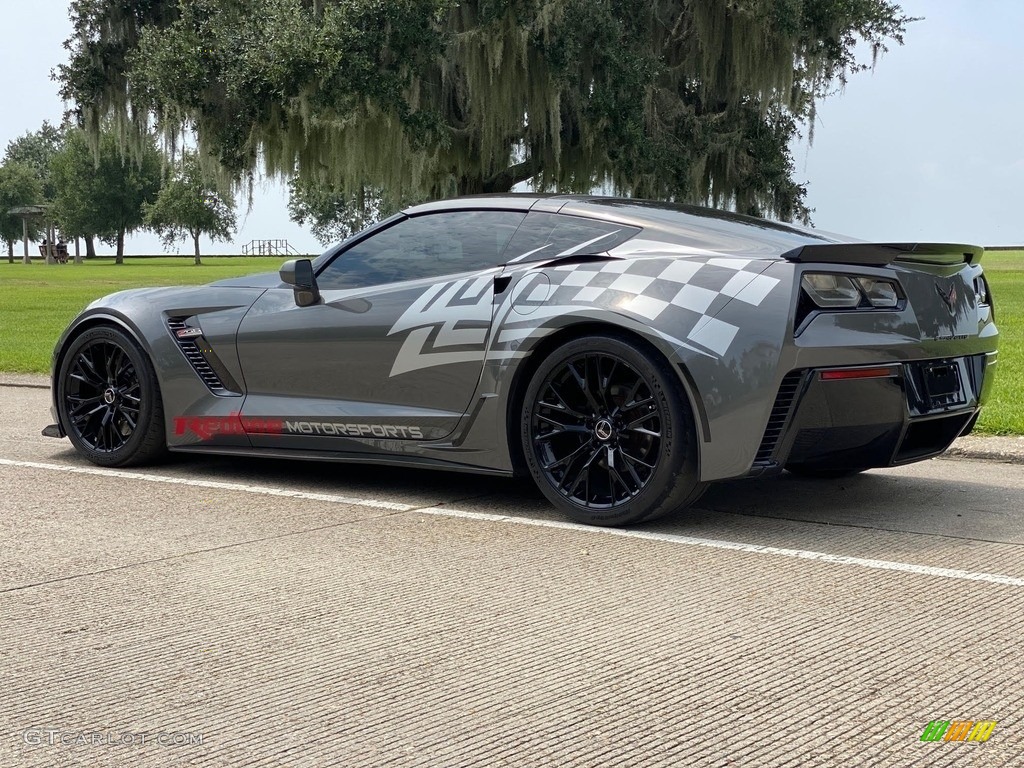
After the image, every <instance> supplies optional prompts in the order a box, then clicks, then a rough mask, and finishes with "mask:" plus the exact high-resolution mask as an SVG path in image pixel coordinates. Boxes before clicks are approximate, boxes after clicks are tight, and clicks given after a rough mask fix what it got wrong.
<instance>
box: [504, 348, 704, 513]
mask: <svg viewBox="0 0 1024 768" xmlns="http://www.w3.org/2000/svg"><path fill="white" fill-rule="evenodd" d="M520 437H521V440H522V446H523V452H524V454H525V456H526V463H527V465H528V466H529V469H530V473H531V474H532V475H533V478H534V480H535V481H536V483H537V485H538V487H539V488H540V490H541V492H542V493H543V494H544V495H545V496H547V498H548V499H549V500H551V502H552V503H553V504H554V505H555V506H556V507H558V508H559V509H560V510H561V511H563V512H564V513H565V514H567V515H568V516H569V517H571V518H573V519H574V520H577V521H579V522H581V523H586V524H589V525H630V524H634V523H641V522H647V521H649V520H654V519H655V518H658V517H661V516H662V515H665V514H667V513H669V512H672V511H674V510H676V509H680V508H682V507H685V506H687V505H689V504H692V503H693V502H695V501H696V500H697V499H698V498H699V497H700V495H701V493H703V491H704V485H703V484H702V483H700V481H699V476H698V467H697V445H696V430H695V426H694V420H693V414H692V412H691V410H690V407H689V404H688V402H687V400H686V398H685V396H684V395H683V393H682V391H681V389H680V385H679V382H678V379H676V378H675V377H674V376H673V375H672V372H671V371H670V370H669V369H668V367H667V365H666V364H665V363H664V362H663V361H662V360H660V359H659V358H657V357H656V356H655V355H653V354H651V353H650V352H648V351H646V350H645V349H643V348H642V347H640V346H639V345H637V344H635V343H634V342H632V341H630V340H627V339H623V338H617V337H613V336H586V337H583V338H579V339H575V340H573V341H571V342H568V343H567V344H565V345H563V346H562V347H559V348H558V349H556V350H554V351H553V352H552V353H551V354H550V355H548V357H547V359H546V360H544V362H542V363H541V365H540V367H539V368H538V369H537V371H536V373H535V374H534V376H533V379H532V380H531V382H530V385H529V387H528V388H527V391H526V396H525V398H524V402H523V409H522V414H521V419H520Z"/></svg>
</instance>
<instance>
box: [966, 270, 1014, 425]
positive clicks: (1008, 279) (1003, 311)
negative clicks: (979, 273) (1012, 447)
mask: <svg viewBox="0 0 1024 768" xmlns="http://www.w3.org/2000/svg"><path fill="white" fill-rule="evenodd" d="M981 264H982V266H983V267H985V275H986V276H987V277H988V283H989V286H990V287H991V288H992V301H993V303H994V304H995V309H996V325H998V326H999V366H998V369H997V373H996V384H995V389H994V390H993V392H992V396H991V397H990V398H989V401H988V403H986V404H985V410H984V411H982V413H981V419H980V420H979V421H978V426H977V427H976V429H975V432H985V433H988V434H993V435H1024V397H1022V396H1021V392H1024V251H990V252H989V253H986V254H985V256H984V257H983V258H982V260H981Z"/></svg>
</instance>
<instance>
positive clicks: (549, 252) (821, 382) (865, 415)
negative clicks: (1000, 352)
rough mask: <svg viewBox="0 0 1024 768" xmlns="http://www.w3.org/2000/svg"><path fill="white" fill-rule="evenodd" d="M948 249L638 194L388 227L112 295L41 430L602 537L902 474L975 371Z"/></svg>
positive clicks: (973, 272) (64, 374)
mask: <svg viewBox="0 0 1024 768" xmlns="http://www.w3.org/2000/svg"><path fill="white" fill-rule="evenodd" d="M982 250H983V249H981V248H978V247H975V246H970V245H950V244H922V243H916V244H915V243H885V244H877V243H862V242H857V241H852V240H847V239H843V238H839V237H836V236H833V235H823V234H820V233H817V232H814V231H809V230H804V229H800V228H796V227H791V226H786V225H782V224H777V223H772V222H768V221H763V220H760V219H755V218H749V217H744V216H738V215H734V214H729V213H723V212H721V211H716V210H708V209H703V208H695V207H686V206H680V205H672V204H665V203H658V202H647V201H642V200H624V199H613V198H604V197H570V196H541V195H508V196H496V197H474V198H463V199H457V200H448V201H444V202H438V203H431V204H428V205H422V206H417V207H415V208H411V209H409V210H407V211H405V212H403V213H401V214H398V215H396V216H393V217H391V218H389V219H387V220H386V221H383V222H381V223H379V224H377V225H375V226H373V227H371V228H369V229H367V230H366V231H364V232H362V233H360V234H358V235H356V236H355V237H352V238H351V239H349V240H348V241H346V242H344V243H342V244H341V245H339V246H337V247H335V248H332V249H330V250H328V251H327V252H326V253H324V254H323V255H322V256H320V257H319V258H317V259H316V260H315V261H309V260H304V259H300V260H294V261H289V262H287V263H286V264H285V265H284V266H283V267H282V268H281V271H280V273H279V274H262V275H255V276H253V277H249V278H241V279H232V280H222V281H219V282H216V283H212V284H210V285H205V286H200V287H186V288H156V289H148V288H147V289H139V290H131V291H123V292H121V293H115V294H113V295H111V296H107V297H106V298H103V299H100V300H98V301H95V302H93V303H92V304H90V305H89V306H88V307H87V308H86V309H85V310H84V311H83V312H82V314H81V315H79V316H78V317H77V318H76V319H75V320H74V321H73V322H72V323H71V325H70V327H69V328H68V329H67V330H66V331H65V332H64V334H63V336H62V337H61V339H60V341H59V342H58V344H57V347H56V350H55V352H54V359H53V394H54V399H53V413H54V417H55V419H56V421H57V424H55V425H52V426H50V427H47V429H46V430H44V432H45V433H46V434H50V435H56V436H61V437H63V436H65V435H66V436H67V437H69V438H70V439H71V442H72V443H73V444H74V446H75V448H76V449H77V450H78V451H79V452H80V453H81V454H82V455H83V456H85V457H86V458H87V459H89V460H90V461H92V462H94V463H96V464H100V465H102V466H125V465H131V464H142V463H145V462H152V461H154V460H156V459H158V458H159V457H160V456H161V455H163V454H164V453H165V452H166V451H167V450H168V449H170V450H172V451H180V452H191V453H220V454H234V455H246V456H272V457H290V458H291V457H294V458H307V459H326V460H332V461H334V460H337V461H356V462H383V463H389V464H394V465H404V466H413V467H433V468H438V469H454V470H464V471H470V472H484V473H491V474H496V475H511V474H513V473H520V472H523V473H525V472H528V473H530V474H531V475H532V476H533V478H534V480H535V481H536V482H537V485H538V486H539V487H540V489H541V491H542V492H543V493H544V495H545V496H547V498H549V499H550V500H551V502H552V503H553V504H555V506H556V507H558V508H559V509H561V510H562V511H564V512H565V514H567V515H569V516H570V517H572V518H574V519H575V520H578V521H581V522H584V523H592V524H599V525H625V524H630V523H640V522H645V521H648V520H653V519H654V518H656V517H659V516H661V515H663V514H665V513H668V512H671V511H673V510H676V509H680V508H683V507H686V506H687V505H688V504H692V503H693V502H694V501H695V500H696V499H697V498H698V497H699V496H700V494H701V492H702V491H703V490H704V488H705V487H706V485H707V484H708V483H710V482H713V481H715V480H724V479H727V478H739V477H752V476H759V475H765V474H768V473H773V472H780V471H782V470H783V469H788V470H789V471H791V472H795V473H798V474H806V475H812V476H836V475H841V474H848V473H853V472H859V471H861V470H864V469H867V468H871V467H887V466H892V465H896V464H904V463H907V462H912V461H917V460H920V459H925V458H928V457H930V456H934V455H936V454H939V453H941V452H943V451H944V450H946V448H947V447H948V446H949V444H950V443H951V442H952V441H953V440H954V439H955V438H956V437H957V436H958V435H962V434H965V433H967V432H969V431H970V430H971V428H972V427H973V425H974V423H975V421H976V419H977V417H978V413H979V410H980V408H981V404H982V403H983V402H984V400H985V396H986V393H987V392H988V390H989V388H990V387H991V384H992V378H993V373H994V370H995V364H996V342H997V338H998V333H997V330H996V325H995V320H994V314H993V307H992V301H991V297H990V295H989V291H988V286H987V285H986V282H985V277H984V275H983V274H982V268H981V266H980V264H979V261H980V259H981V255H982Z"/></svg>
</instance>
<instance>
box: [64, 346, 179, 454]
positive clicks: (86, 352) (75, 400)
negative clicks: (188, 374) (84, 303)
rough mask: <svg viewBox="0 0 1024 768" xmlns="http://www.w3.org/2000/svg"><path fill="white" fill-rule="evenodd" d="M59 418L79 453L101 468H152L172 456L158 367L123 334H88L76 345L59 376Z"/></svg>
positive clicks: (67, 355)
mask: <svg viewBox="0 0 1024 768" xmlns="http://www.w3.org/2000/svg"><path fill="white" fill-rule="evenodd" d="M57 412H58V415H59V418H60V423H61V426H62V427H63V428H64V432H65V433H66V434H67V436H68V438H69V439H70V440H71V443H72V444H73V445H74V446H75V448H76V449H77V450H78V452H79V453H80V454H82V456H84V457H85V458H87V459H88V460H89V461H91V462H92V463H93V464H98V465H99V466H101V467H127V466H133V465H138V464H148V463H151V462H153V461H156V460H157V459H159V458H161V457H162V456H163V455H164V454H165V453H166V451H167V441H166V435H165V431H164V409H163V402H162V400H161V396H160V386H159V384H158V383H157V380H156V374H155V373H154V371H153V365H152V364H151V363H150V361H149V358H148V357H147V355H146V353H145V352H143V351H142V350H141V349H140V348H139V346H138V345H137V344H136V343H135V341H134V340H133V339H132V338H131V337H130V336H128V335H127V334H126V333H124V332H123V331H120V330H118V329H117V328H113V327H111V326H96V327H93V328H88V329H86V330H85V331H83V332H82V333H81V334H79V335H78V336H77V337H75V339H74V340H73V341H72V342H71V343H70V345H69V346H68V348H67V352H66V353H65V355H64V358H63V360H62V361H61V366H60V371H59V373H58V376H57Z"/></svg>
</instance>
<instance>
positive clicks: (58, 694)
mask: <svg viewBox="0 0 1024 768" xmlns="http://www.w3.org/2000/svg"><path fill="white" fill-rule="evenodd" d="M47 401H48V392H46V391H45V390H42V389H36V388H32V387H0V460H3V461H4V462H6V463H0V510H2V514H0V520H2V526H3V534H4V536H3V541H4V546H3V548H2V550H0V631H2V642H0V673H2V678H0V679H2V680H3V681H4V688H5V690H4V691H3V693H2V694H0V723H2V724H3V726H4V727H3V732H2V733H0V765H3V766H8V765H12V766H22V765H24V766H50V765H87V766H108V765H110V766H113V765H124V764H140V765H153V766H174V765H218V766H220V765H223V766H228V765H295V766H320V765H328V764H334V765H346V766H348V765H366V766H377V765H401V766H406V765H408V766H455V765H459V766H470V765H473V766H490V765H522V766H534V765H560V766H561V765H574V766H575V765H579V766H596V765H615V766H619V765H652V766H655V765H664V766H688V765H695V766H703V765H707V766H757V767H760V766H794V767H795V766H833V765H858V766H859V765H892V766H907V765H911V766H960V765H978V766H982V765H984V766H1012V765H1020V764H1021V762H1022V760H1024V738H1022V735H1021V729H1022V717H1021V715H1022V705H1021V703H1020V700H1019V698H1020V697H1019V692H1020V690H1021V688H1022V683H1024V648H1022V647H1021V644H1020V642H1019V638H1020V617H1021V615H1022V610H1024V559H1022V558H1021V554H1022V546H1024V521H1022V517H1021V514H1020V510H1021V509H1022V508H1024V504H1022V502H1024V478H1022V477H1021V475H1022V474H1024V473H1021V472H1020V470H1019V467H1016V466H1013V465H1009V464H1001V463H996V462H979V461H971V460H967V459H956V460H950V459H941V460H933V461H930V462H925V463H923V464H919V465H914V466H911V467H906V468H902V469H898V470H886V471H874V472H870V473H866V474H864V475H862V476H858V477H855V478H851V479H847V480H841V481H810V480H800V479H797V478H794V477H790V476H783V477H780V478H776V479H773V480H766V481H756V482H755V481H744V482H737V483H727V484H722V485H720V486H717V487H715V488H713V489H712V490H711V491H710V492H709V493H708V494H707V495H706V496H705V497H704V499H703V500H702V501H701V504H700V508H699V509H697V510H693V511H692V512H690V513H689V514H686V515H679V516H677V517H675V518H673V519H671V520H666V521H664V522H662V523H659V524H657V525H652V526H646V527H644V528H642V529H639V530H638V531H632V532H627V533H626V534H625V535H623V534H620V533H605V532H601V531H599V530H594V529H585V530H584V529H580V528H578V527H575V526H567V525H563V524H562V523H563V521H562V519H561V518H559V517H558V516H557V515H556V514H554V513H553V512H552V510H551V509H550V508H549V507H548V506H547V504H546V502H545V501H544V500H543V499H542V497H541V496H540V495H539V494H538V493H537V492H536V491H535V490H534V489H533V488H532V487H531V486H530V484H529V483H528V482H524V481H495V480H493V479H489V478H477V477H472V476H460V475H449V474H444V473H426V472H413V471H400V470H395V469H390V468H372V467H371V468H367V467H357V466H344V465H333V464H319V465H318V464H300V463H288V462H265V461H255V460H227V459H222V458H210V459H196V458H188V459H177V460H174V461H172V462H170V463H169V464H167V465H164V466H161V467H155V468H147V469H145V470H141V471H137V470H131V471H123V472H122V471H114V472H102V471H97V470H96V469H95V468H92V467H91V465H88V464H86V463H84V462H82V461H81V460H80V459H78V457H77V456H76V455H75V454H74V453H73V451H72V450H71V448H70V445H69V444H68V443H67V441H56V440H50V439H46V438H43V437H41V436H40V435H39V429H40V428H41V427H42V426H43V425H45V423H47V416H48V411H47ZM933 720H995V721H997V725H996V727H995V729H994V731H993V733H992V736H991V738H990V739H989V740H988V741H987V742H984V743H958V742H939V743H926V742H922V741H921V740H920V736H921V733H922V731H923V730H924V728H925V726H926V725H927V724H928V723H929V721H933Z"/></svg>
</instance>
